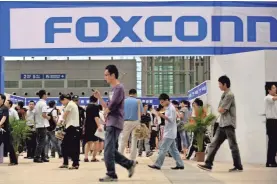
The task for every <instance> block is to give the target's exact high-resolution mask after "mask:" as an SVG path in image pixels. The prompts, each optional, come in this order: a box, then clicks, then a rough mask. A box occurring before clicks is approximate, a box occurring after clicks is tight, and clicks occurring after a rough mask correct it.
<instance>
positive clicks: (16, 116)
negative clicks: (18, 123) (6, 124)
mask: <svg viewBox="0 0 277 184" xmlns="http://www.w3.org/2000/svg"><path fill="white" fill-rule="evenodd" d="M13 114H14V119H15V120H19V115H18V112H17V111H16V110H14V111H13Z"/></svg>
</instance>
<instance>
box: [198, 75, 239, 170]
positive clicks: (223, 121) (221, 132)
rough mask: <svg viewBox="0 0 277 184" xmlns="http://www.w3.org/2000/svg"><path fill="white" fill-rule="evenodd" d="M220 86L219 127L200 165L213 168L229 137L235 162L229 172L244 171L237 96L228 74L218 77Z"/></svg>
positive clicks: (206, 168) (201, 167)
mask: <svg viewBox="0 0 277 184" xmlns="http://www.w3.org/2000/svg"><path fill="white" fill-rule="evenodd" d="M218 83H219V88H220V90H221V91H224V93H223V94H222V96H221V100H220V102H219V107H218V112H219V113H220V115H221V116H220V121H219V128H218V129H217V130H216V134H215V136H214V138H213V140H212V143H211V144H210V145H209V148H208V155H207V158H206V161H205V164H204V165H200V164H199V165H198V167H199V168H200V169H203V170H208V171H210V170H212V166H213V161H214V157H215V155H216V153H217V151H218V149H219V147H220V146H221V144H222V143H223V142H224V141H225V139H228V142H229V146H230V149H231V151H232V157H233V162H234V168H233V169H230V170H229V172H238V171H243V167H242V164H241V158H240V152H239V147H238V143H237V139H236V132H235V128H236V104H235V96H234V94H233V93H232V92H231V90H230V87H231V82H230V79H229V78H228V77H227V76H221V77H220V78H219V79H218Z"/></svg>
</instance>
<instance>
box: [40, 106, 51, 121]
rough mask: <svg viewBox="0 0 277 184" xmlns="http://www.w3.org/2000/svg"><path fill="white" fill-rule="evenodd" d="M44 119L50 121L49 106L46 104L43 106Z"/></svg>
mask: <svg viewBox="0 0 277 184" xmlns="http://www.w3.org/2000/svg"><path fill="white" fill-rule="evenodd" d="M42 117H43V118H44V119H47V120H50V117H49V116H48V115H47V105H46V103H45V104H43V106H42Z"/></svg>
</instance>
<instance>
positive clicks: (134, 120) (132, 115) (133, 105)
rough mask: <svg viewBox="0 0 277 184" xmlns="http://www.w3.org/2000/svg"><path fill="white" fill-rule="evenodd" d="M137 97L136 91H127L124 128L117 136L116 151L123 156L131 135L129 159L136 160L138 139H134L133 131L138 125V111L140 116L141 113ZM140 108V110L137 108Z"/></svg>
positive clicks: (140, 105)
mask: <svg viewBox="0 0 277 184" xmlns="http://www.w3.org/2000/svg"><path fill="white" fill-rule="evenodd" d="M136 97H137V90H135V89H131V90H130V91H129V97H128V98H126V99H125V101H124V126H123V130H122V132H121V134H120V136H119V148H118V151H119V152H120V153H121V154H124V150H125V148H126V145H127V142H128V140H129V137H130V135H131V133H132V132H133V133H132V140H131V143H132V145H131V152H130V153H131V154H130V159H131V160H136V157H137V143H138V139H137V138H136V136H135V134H134V131H135V128H136V127H137V126H139V125H140V121H139V119H140V117H139V115H138V113H139V111H140V114H141V113H142V111H143V110H142V103H141V101H140V100H139V99H137V98H136ZM139 107H140V108H139Z"/></svg>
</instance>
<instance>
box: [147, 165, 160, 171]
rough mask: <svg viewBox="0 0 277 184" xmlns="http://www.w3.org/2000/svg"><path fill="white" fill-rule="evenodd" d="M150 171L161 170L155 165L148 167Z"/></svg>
mask: <svg viewBox="0 0 277 184" xmlns="http://www.w3.org/2000/svg"><path fill="white" fill-rule="evenodd" d="M148 167H150V168H151V169H156V170H161V168H159V167H157V166H155V165H148Z"/></svg>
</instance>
